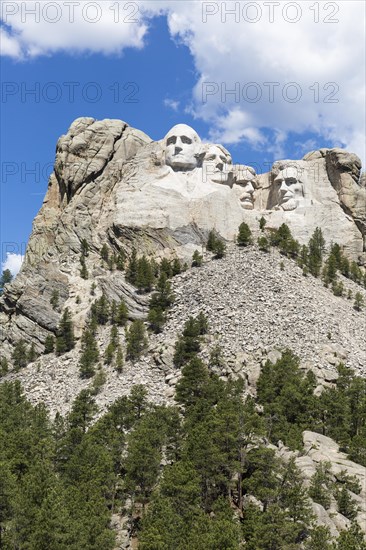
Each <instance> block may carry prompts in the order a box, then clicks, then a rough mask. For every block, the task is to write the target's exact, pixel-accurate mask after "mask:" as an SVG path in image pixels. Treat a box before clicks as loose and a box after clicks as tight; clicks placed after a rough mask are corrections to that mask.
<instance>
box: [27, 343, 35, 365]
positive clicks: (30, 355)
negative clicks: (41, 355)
mask: <svg viewBox="0 0 366 550" xmlns="http://www.w3.org/2000/svg"><path fill="white" fill-rule="evenodd" d="M36 359H37V353H36V348H35V346H34V343H33V342H32V344H31V347H30V348H29V351H28V355H27V361H28V363H33V362H34V361H35V360H36Z"/></svg>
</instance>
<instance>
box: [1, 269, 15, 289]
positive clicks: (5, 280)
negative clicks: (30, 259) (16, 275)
mask: <svg viewBox="0 0 366 550" xmlns="http://www.w3.org/2000/svg"><path fill="white" fill-rule="evenodd" d="M12 280H13V275H12V274H11V271H10V269H4V271H3V272H2V275H1V278H0V288H3V287H4V286H5V285H7V284H9V283H11V281H12Z"/></svg>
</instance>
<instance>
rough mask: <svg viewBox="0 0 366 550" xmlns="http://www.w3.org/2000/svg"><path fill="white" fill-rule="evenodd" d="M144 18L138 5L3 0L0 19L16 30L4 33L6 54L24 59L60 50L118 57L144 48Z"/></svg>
mask: <svg viewBox="0 0 366 550" xmlns="http://www.w3.org/2000/svg"><path fill="white" fill-rule="evenodd" d="M144 18H145V16H144V15H143V13H142V10H140V8H139V6H138V4H137V3H136V2H129V3H120V2H112V1H105V0H103V1H101V0H100V1H99V2H89V1H88V0H79V1H78V2H64V1H60V0H58V1H53V2H47V3H46V2H35V1H32V0H25V1H23V2H8V1H4V2H2V4H1V20H2V22H3V23H4V24H6V25H7V26H8V28H11V31H12V34H11V35H10V34H7V35H5V39H6V42H5V50H4V54H5V55H11V56H12V57H14V58H23V59H24V58H28V57H30V58H31V57H35V56H38V55H49V54H52V53H54V52H57V51H67V52H70V53H82V52H87V53H90V52H92V53H103V54H120V53H121V52H122V51H123V50H124V48H127V47H134V48H142V47H143V45H144V37H145V35H146V32H147V25H146V24H145V23H144ZM9 41H11V45H9ZM10 46H11V47H10Z"/></svg>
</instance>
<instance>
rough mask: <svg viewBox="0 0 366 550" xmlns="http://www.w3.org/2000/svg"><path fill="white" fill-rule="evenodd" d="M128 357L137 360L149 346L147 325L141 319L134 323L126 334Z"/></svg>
mask: <svg viewBox="0 0 366 550" xmlns="http://www.w3.org/2000/svg"><path fill="white" fill-rule="evenodd" d="M126 340H127V350H126V351H127V357H128V358H129V359H132V360H136V359H138V358H139V357H140V355H141V354H142V352H143V351H144V349H145V348H146V346H147V338H146V331H145V325H144V323H143V322H142V321H140V320H139V319H137V320H135V321H133V322H132V323H131V325H130V328H129V329H128V330H127V332H126Z"/></svg>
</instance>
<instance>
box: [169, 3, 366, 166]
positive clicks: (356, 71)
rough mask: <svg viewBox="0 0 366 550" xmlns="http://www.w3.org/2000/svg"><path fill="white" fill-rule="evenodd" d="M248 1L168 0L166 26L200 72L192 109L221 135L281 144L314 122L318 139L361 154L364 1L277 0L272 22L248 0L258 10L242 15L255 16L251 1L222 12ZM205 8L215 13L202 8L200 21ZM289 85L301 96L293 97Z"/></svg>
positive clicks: (253, 143)
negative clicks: (258, 13)
mask: <svg viewBox="0 0 366 550" xmlns="http://www.w3.org/2000/svg"><path fill="white" fill-rule="evenodd" d="M246 4H247V3H245V4H244V3H239V2H237V3H235V2H203V3H198V2H192V3H189V4H188V5H185V3H184V2H173V3H172V4H171V6H170V8H169V17H168V21H169V28H170V31H171V33H172V35H173V36H174V37H175V38H178V39H180V40H181V41H183V42H184V43H185V45H186V46H187V47H188V48H189V49H190V52H191V54H192V55H193V58H194V61H195V65H196V69H197V73H198V74H199V75H200V76H199V79H198V82H197V84H196V86H195V89H194V92H193V95H194V107H193V108H194V114H195V116H196V117H199V118H201V119H203V120H205V121H206V122H207V123H209V124H210V126H211V135H213V136H215V138H216V139H221V140H222V141H223V142H224V143H228V144H230V143H233V142H236V141H238V142H239V141H244V142H245V141H246V142H248V143H249V144H250V145H251V146H255V147H258V146H262V148H263V149H265V150H266V151H270V150H271V148H272V149H273V151H275V150H277V151H279V150H280V149H281V147H282V145H283V144H284V142H285V140H286V137H287V136H288V135H289V133H290V132H292V133H297V134H299V135H301V134H304V133H306V132H311V133H314V134H318V135H319V143H321V142H322V141H323V140H325V139H328V140H330V141H331V142H333V143H334V144H339V143H341V144H343V145H344V146H346V147H347V148H349V149H352V150H353V151H354V152H356V153H357V154H358V155H360V156H361V158H363V160H365V158H364V157H365V74H364V66H365V47H364V46H361V45H362V44H364V40H365V30H364V21H365V6H366V4H365V3H364V2H358V1H348V0H347V1H338V2H337V3H335V2H316V3H315V4H313V3H310V2H297V3H296V2H285V1H281V2H280V5H279V6H278V7H276V11H275V12H274V22H273V23H271V22H270V20H269V7H268V6H267V7H266V6H265V5H264V3H263V2H252V3H248V4H252V5H256V6H259V8H260V9H261V10H262V13H261V17H260V20H259V21H258V22H257V23H249V22H248V21H245V19H244V15H245V16H246V18H247V19H248V18H251V19H253V18H254V16H255V12H254V11H252V12H246V13H244V15H243V11H241V12H240V13H237V14H236V15H237V22H236V21H235V16H234V15H229V14H228V15H227V19H226V22H224V21H225V19H224V15H225V12H224V10H225V9H226V10H229V9H234V8H236V6H239V8H240V10H243V9H244V7H245V5H246ZM267 4H268V3H267ZM290 4H291V5H297V6H298V9H299V13H300V14H301V16H300V19H299V21H298V22H296V23H290V22H288V21H286V20H285V16H286V17H287V18H294V15H295V11H294V8H293V9H292V11H291V9H290V10H289V11H287V12H286V11H284V12H283V11H282V10H284V9H285V10H286V9H288V8H285V6H286V5H287V6H289V5H290ZM311 6H313V10H311V9H310V7H311ZM316 7H318V8H319V22H318V23H316V22H314V19H315V18H316V17H317V13H316V12H315V11H314V9H316ZM337 7H339V11H338V13H336V9H337ZM239 8H238V9H239ZM207 9H210V10H212V11H217V13H215V14H213V15H207V17H206V19H207V21H206V22H204V17H203V16H202V15H203V14H202V11H203V10H207ZM326 20H328V21H335V20H338V22H325V21H326ZM350 36H352V40H350ZM207 83H210V84H209V85H208V84H207ZM249 83H254V84H252V85H249ZM266 83H267V84H266ZM268 83H278V85H272V86H273V100H272V101H270V85H269V84H268ZM290 83H295V85H293V84H290ZM208 86H209V87H208ZM207 87H208V88H207ZM233 90H235V93H230V92H232V91H233ZM205 91H206V92H207V91H208V92H209V93H208V94H206V96H205V93H204V92H205ZM296 94H298V96H299V101H297V102H291V99H294V98H295V97H296ZM256 95H258V101H254V99H255V98H256ZM205 100H206V101H205ZM271 132H272V138H271V139H269V138H268V133H271ZM264 134H266V135H267V139H265V138H264V137H263V136H264ZM279 136H281V138H280V140H279ZM306 139H308V138H306ZM281 144H282V145H281ZM279 146H281V147H279Z"/></svg>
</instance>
